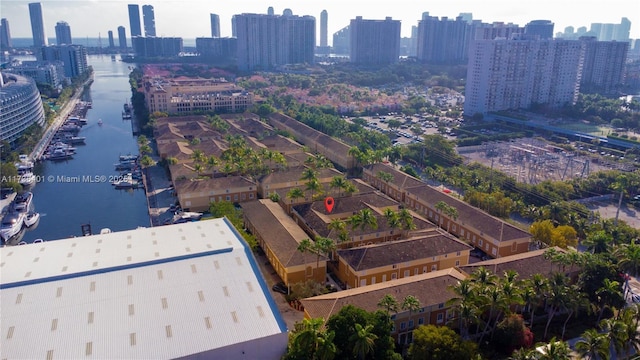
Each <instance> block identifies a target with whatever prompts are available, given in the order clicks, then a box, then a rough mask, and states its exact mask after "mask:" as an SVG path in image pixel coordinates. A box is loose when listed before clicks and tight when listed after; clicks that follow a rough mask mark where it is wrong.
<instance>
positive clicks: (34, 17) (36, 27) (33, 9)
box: [29, 3, 49, 48]
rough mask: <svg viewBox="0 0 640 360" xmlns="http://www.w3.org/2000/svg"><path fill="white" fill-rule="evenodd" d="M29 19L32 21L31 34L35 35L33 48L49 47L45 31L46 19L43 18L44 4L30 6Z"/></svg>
mask: <svg viewBox="0 0 640 360" xmlns="http://www.w3.org/2000/svg"><path fill="white" fill-rule="evenodd" d="M29 17H30V19H31V33H32V34H33V46H34V47H36V48H38V47H40V46H47V45H48V44H49V42H48V40H47V35H45V31H44V17H43V16H42V4H40V3H30V4H29Z"/></svg>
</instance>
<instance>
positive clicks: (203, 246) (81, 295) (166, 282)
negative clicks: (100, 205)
mask: <svg viewBox="0 0 640 360" xmlns="http://www.w3.org/2000/svg"><path fill="white" fill-rule="evenodd" d="M0 258H1V259H2V263H1V264H0V269H1V273H0V295H1V296H0V299H1V304H2V314H1V316H2V321H1V324H0V327H1V333H2V336H3V338H2V350H1V352H2V355H1V357H2V358H45V357H47V358H63V359H64V358H67V359H70V358H81V357H82V358H84V357H92V358H102V359H107V358H111V359H114V358H129V359H133V358H149V359H160V358H178V357H183V356H188V355H192V354H198V353H203V352H207V351H211V350H212V349H221V348H225V347H228V346H231V345H235V344H239V343H244V342H249V341H252V340H254V339H261V338H265V337H270V336H274V335H277V334H283V333H286V326H285V324H284V322H283V320H282V318H281V316H280V314H279V312H278V309H277V307H276V305H275V303H274V300H273V298H272V297H271V295H270V292H269V290H268V289H267V287H266V283H265V281H264V279H263V278H262V276H261V274H260V271H259V268H258V265H257V264H256V262H255V259H254V258H253V255H252V253H251V251H250V249H249V248H248V247H247V246H246V245H245V243H244V242H243V241H242V240H240V237H239V235H238V234H237V232H236V231H235V229H234V228H233V226H232V225H231V224H230V223H229V222H228V221H227V220H226V219H224V218H223V219H213V220H207V221H201V222H192V223H184V224H178V225H168V226H163V227H161V228H139V229H136V230H129V231H122V232H115V233H109V234H100V235H92V236H87V237H80V238H69V239H61V240H56V241H48V242H45V243H40V244H29V245H25V246H17V247H5V248H1V249H0ZM285 341H286V340H285ZM250 350H251V349H247V351H250ZM283 350H284V349H283ZM243 351H244V350H243Z"/></svg>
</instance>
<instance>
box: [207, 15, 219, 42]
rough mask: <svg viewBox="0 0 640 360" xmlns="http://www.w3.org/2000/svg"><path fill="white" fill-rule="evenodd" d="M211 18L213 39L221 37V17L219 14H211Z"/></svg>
mask: <svg viewBox="0 0 640 360" xmlns="http://www.w3.org/2000/svg"><path fill="white" fill-rule="evenodd" d="M209 16H210V17H211V37H214V38H218V37H220V16H218V15H217V14H210V15H209Z"/></svg>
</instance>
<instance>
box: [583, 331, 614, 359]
mask: <svg viewBox="0 0 640 360" xmlns="http://www.w3.org/2000/svg"><path fill="white" fill-rule="evenodd" d="M575 347H576V351H577V352H578V354H580V356H582V357H584V358H585V359H587V360H595V359H601V360H609V355H610V352H609V344H608V343H607V336H606V335H605V334H601V333H599V332H598V331H597V330H596V329H587V330H585V332H583V333H582V336H581V338H580V340H578V342H576V345H575Z"/></svg>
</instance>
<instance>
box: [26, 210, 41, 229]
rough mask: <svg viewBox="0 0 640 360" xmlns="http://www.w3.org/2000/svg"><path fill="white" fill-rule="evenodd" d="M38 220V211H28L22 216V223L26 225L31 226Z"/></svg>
mask: <svg viewBox="0 0 640 360" xmlns="http://www.w3.org/2000/svg"><path fill="white" fill-rule="evenodd" d="M38 220H40V213H37V212H30V213H28V214H27V216H26V217H25V218H24V225H25V226H26V227H32V226H33V225H35V224H36V223H37V222H38Z"/></svg>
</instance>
